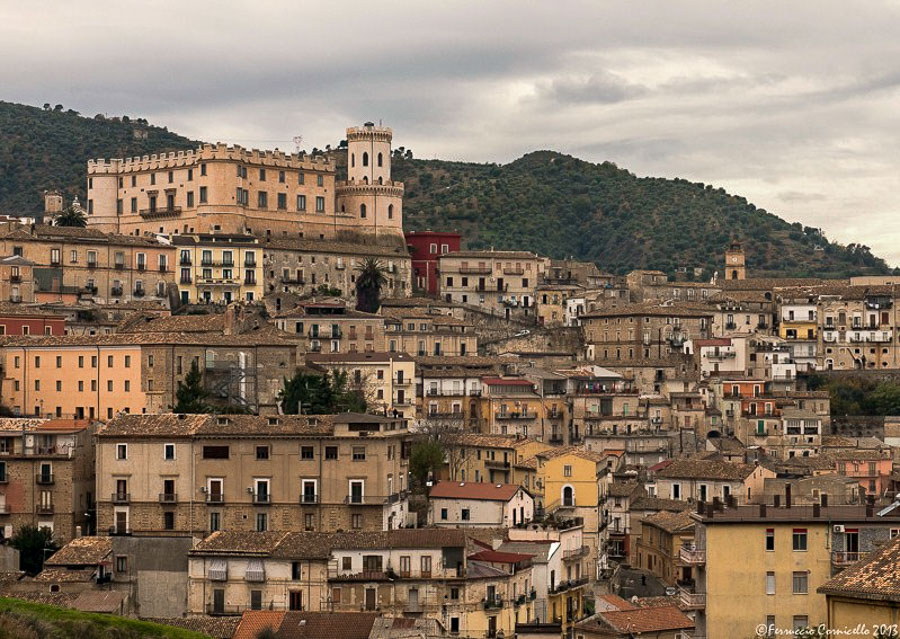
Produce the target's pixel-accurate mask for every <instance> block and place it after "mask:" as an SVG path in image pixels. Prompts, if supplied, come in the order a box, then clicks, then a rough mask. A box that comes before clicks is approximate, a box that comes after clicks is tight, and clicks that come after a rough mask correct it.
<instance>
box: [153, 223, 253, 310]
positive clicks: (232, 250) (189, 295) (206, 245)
mask: <svg viewBox="0 0 900 639" xmlns="http://www.w3.org/2000/svg"><path fill="white" fill-rule="evenodd" d="M170 241H171V242H172V245H173V247H174V251H175V253H176V254H177V259H178V266H177V268H178V291H179V293H178V295H179V298H180V300H181V302H182V303H183V304H192V303H193V304H196V303H207V304H208V303H212V302H215V303H221V304H230V303H231V302H235V301H243V302H254V301H257V300H261V299H262V296H263V280H262V256H263V248H264V247H263V245H261V244H260V243H259V239H258V238H256V237H254V236H252V235H225V234H203V235H199V234H190V235H188V234H183V235H173V236H172V237H171V238H170Z"/></svg>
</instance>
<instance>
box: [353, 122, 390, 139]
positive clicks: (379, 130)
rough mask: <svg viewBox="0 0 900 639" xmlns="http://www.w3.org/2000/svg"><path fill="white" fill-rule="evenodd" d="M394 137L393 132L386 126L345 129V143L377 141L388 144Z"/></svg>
mask: <svg viewBox="0 0 900 639" xmlns="http://www.w3.org/2000/svg"><path fill="white" fill-rule="evenodd" d="M393 137H394V132H393V131H392V130H391V129H390V127H386V126H375V125H374V124H373V125H366V126H352V127H349V128H348V129H347V142H354V141H359V140H377V141H381V142H390V141H391V140H392V139H393Z"/></svg>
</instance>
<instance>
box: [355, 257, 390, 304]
mask: <svg viewBox="0 0 900 639" xmlns="http://www.w3.org/2000/svg"><path fill="white" fill-rule="evenodd" d="M385 284H387V269H386V268H385V267H384V266H383V265H382V263H381V261H380V260H378V258H375V257H367V258H366V259H365V261H363V263H362V264H360V265H359V266H357V267H356V310H358V311H365V312H367V313H374V312H376V311H377V310H378V309H379V307H381V288H382V287H383V286H384V285H385Z"/></svg>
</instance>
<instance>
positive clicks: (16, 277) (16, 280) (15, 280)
mask: <svg viewBox="0 0 900 639" xmlns="http://www.w3.org/2000/svg"><path fill="white" fill-rule="evenodd" d="M9 281H10V282H11V283H12V284H19V283H20V282H21V281H22V276H21V275H10V276H9Z"/></svg>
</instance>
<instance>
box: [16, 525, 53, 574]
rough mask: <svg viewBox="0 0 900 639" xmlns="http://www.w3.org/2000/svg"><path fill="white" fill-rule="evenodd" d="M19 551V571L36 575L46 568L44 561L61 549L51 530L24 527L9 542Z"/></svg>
mask: <svg viewBox="0 0 900 639" xmlns="http://www.w3.org/2000/svg"><path fill="white" fill-rule="evenodd" d="M9 544H10V546H12V547H13V548H15V549H16V550H18V551H19V569H20V570H23V571H25V572H26V573H27V574H29V575H36V574H38V573H39V572H40V571H41V570H43V568H44V559H46V558H47V557H49V556H50V555H52V554H53V553H54V552H56V550H58V549H59V545H58V544H57V543H56V542H55V541H54V540H53V533H52V532H51V531H50V529H49V528H38V527H37V526H22V527H21V528H19V530H18V531H17V532H16V534H15V535H14V536H13V538H12V539H11V540H10V542H9Z"/></svg>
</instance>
